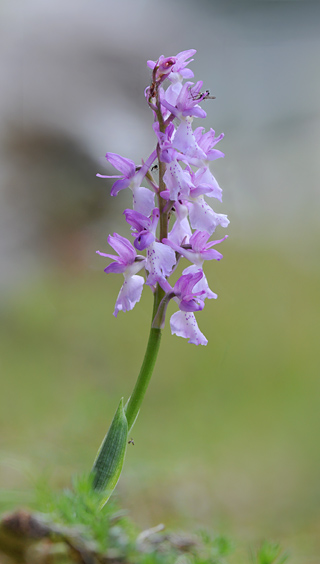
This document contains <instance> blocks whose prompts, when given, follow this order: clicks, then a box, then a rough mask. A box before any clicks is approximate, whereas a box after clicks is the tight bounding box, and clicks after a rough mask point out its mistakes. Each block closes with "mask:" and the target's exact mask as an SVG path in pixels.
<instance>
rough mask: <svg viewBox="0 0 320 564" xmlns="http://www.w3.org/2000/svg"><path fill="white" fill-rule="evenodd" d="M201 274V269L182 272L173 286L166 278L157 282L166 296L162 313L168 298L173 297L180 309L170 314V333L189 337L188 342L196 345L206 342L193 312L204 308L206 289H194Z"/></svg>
mask: <svg viewBox="0 0 320 564" xmlns="http://www.w3.org/2000/svg"><path fill="white" fill-rule="evenodd" d="M203 276H204V275H203V272H202V271H201V270H197V271H196V272H192V273H188V274H183V275H182V276H180V278H179V279H178V280H177V282H176V283H175V285H174V287H173V288H172V287H171V286H170V284H169V283H168V282H167V281H166V280H159V284H160V285H161V287H162V288H163V290H164V291H165V292H166V296H167V297H165V298H164V301H165V306H164V311H163V312H162V315H163V316H164V315H165V309H166V307H167V305H168V302H169V299H170V298H173V299H174V300H175V301H176V302H177V303H178V305H179V309H180V311H178V312H176V313H174V314H173V315H172V316H171V319H170V327H171V333H172V334H176V335H177V336H178V337H184V338H185V339H189V343H194V344H196V345H206V344H207V342H208V341H207V339H206V338H205V336H204V335H203V334H202V333H201V331H200V329H199V327H198V324H197V322H196V318H195V316H194V314H193V312H194V311H200V310H202V309H203V308H204V301H203V300H204V298H205V297H206V295H205V294H206V291H205V290H202V289H201V290H198V291H195V290H196V287H197V285H198V284H199V282H201V279H202V278H203Z"/></svg>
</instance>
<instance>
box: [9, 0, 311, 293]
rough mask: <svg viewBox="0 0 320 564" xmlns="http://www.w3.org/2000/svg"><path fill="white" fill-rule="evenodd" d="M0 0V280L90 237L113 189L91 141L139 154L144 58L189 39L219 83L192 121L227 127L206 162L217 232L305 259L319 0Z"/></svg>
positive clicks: (143, 151)
mask: <svg viewBox="0 0 320 564" xmlns="http://www.w3.org/2000/svg"><path fill="white" fill-rule="evenodd" d="M0 10H1V23H0V45H1V49H0V67H1V99H0V159H1V166H0V182H1V184H0V200H1V208H0V209H1V211H0V220H1V221H0V225H1V227H0V229H1V246H0V260H1V277H0V283H1V285H2V287H8V285H10V286H12V283H14V282H17V283H19V281H21V279H22V277H23V279H24V280H25V279H26V276H28V273H30V271H32V272H33V273H34V272H35V269H36V270H37V269H39V268H40V269H42V268H44V267H46V266H48V264H49V265H50V264H52V260H53V259H54V260H56V259H58V260H61V258H62V260H66V261H67V262H68V263H69V264H70V262H72V261H73V260H74V261H75V262H76V261H77V260H81V258H79V254H80V255H82V253H83V252H84V250H85V249H87V250H88V252H89V254H90V253H91V252H92V247H91V245H92V244H93V245H94V246H96V244H95V243H94V242H93V243H92V239H91V234H92V232H94V230H95V229H97V228H98V226H100V227H101V226H102V219H103V218H107V217H108V212H109V218H110V215H111V216H112V213H111V214H110V210H111V207H116V208H117V209H118V210H119V211H120V210H121V209H123V207H124V201H125V200H124V198H123V197H122V199H121V201H119V198H118V201H117V200H116V199H110V198H109V197H108V196H109V188H110V184H109V183H108V182H107V181H103V180H99V179H96V178H95V172H96V171H100V172H102V173H103V171H104V170H105V169H104V168H103V167H102V165H101V164H100V162H99V159H100V157H102V156H103V155H104V154H105V152H106V151H113V152H118V153H121V154H122V155H124V156H127V157H129V158H131V159H133V160H136V161H137V162H139V161H140V159H141V158H142V157H146V156H147V155H148V154H149V152H150V150H151V147H152V146H153V144H154V136H153V132H152V129H151V122H152V116H151V112H150V111H149V110H148V107H147V105H146V102H145V100H144V96H143V91H144V88H145V86H146V85H147V84H148V83H149V80H150V72H149V70H148V69H147V67H146V59H148V58H151V59H156V58H157V57H158V56H159V55H160V54H161V53H162V54H164V55H172V54H176V53H177V52H179V51H181V50H184V49H189V48H196V49H197V51H198V53H197V55H196V58H195V61H194V62H193V63H192V65H191V67H192V69H193V70H194V73H195V80H199V79H202V80H203V81H204V88H206V89H209V90H210V92H211V94H213V95H215V96H216V98H217V99H216V100H215V101H208V102H206V110H207V111H208V117H207V119H206V120H205V123H202V120H201V125H205V126H206V127H210V126H212V127H213V128H214V129H215V130H216V131H217V133H220V132H221V131H223V132H224V133H225V139H224V141H223V144H221V145H222V146H221V148H222V149H223V150H224V152H225V153H226V158H225V159H224V161H218V162H217V163H215V168H214V170H215V173H216V176H217V178H218V180H219V182H220V184H221V186H222V187H223V188H225V193H224V204H223V206H222V207H221V210H220V211H223V212H224V213H228V215H229V216H230V218H231V226H230V231H229V234H230V236H232V237H234V238H235V240H237V241H238V240H240V239H241V240H245V241H246V242H247V243H248V244H257V243H258V244H261V241H264V242H267V243H268V244H270V242H271V244H272V245H274V246H276V247H277V248H283V249H285V252H286V253H289V254H290V256H291V257H292V260H294V261H296V260H299V261H301V260H302V261H304V265H305V266H306V265H308V267H310V268H312V262H313V261H314V260H318V256H319V255H318V254H317V259H316V255H315V254H314V252H315V250H316V251H318V250H319V220H318V215H319V204H320V188H319V178H320V160H319V143H320V133H319V131H320V127H319V125H320V109H319V98H320V73H319V54H320V25H319V24H320V3H319V2H308V1H300V2H299V1H281V2H277V1H251V2H229V1H227V2H216V1H209V0H207V1H205V0H200V1H197V2H190V1H176V2H167V1H166V0H161V1H160V2H159V1H155V0H148V1H142V0H137V1H134V2H133V1H131V0H121V1H119V2H111V1H108V0H106V1H102V0H91V1H90V2H89V1H84V0H68V1H65V0H64V1H60V0H55V1H52V0H51V1H50V0H46V1H44V0H25V1H23V2H22V1H15V0H10V1H6V0H2V2H1V4H0ZM198 124H199V125H200V120H198ZM110 173H112V172H111V171H110ZM119 217H120V216H119ZM120 221H122V220H120ZM111 224H112V222H111ZM104 225H105V224H104ZM104 229H105V233H106V235H107V233H108V232H109V231H110V229H109V228H108V227H106V226H105V227H104ZM310 247H311V248H310ZM68 249H69V250H70V253H69V255H68ZM307 249H308V250H307ZM62 255H63V256H62ZM64 255H66V256H64ZM72 257H73V258H72ZM88 260H89V262H90V259H88Z"/></svg>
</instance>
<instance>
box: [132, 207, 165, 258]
mask: <svg viewBox="0 0 320 564" xmlns="http://www.w3.org/2000/svg"><path fill="white" fill-rule="evenodd" d="M123 213H124V215H125V217H126V221H127V222H128V223H129V225H131V227H132V229H133V230H134V231H133V233H132V234H133V236H134V237H135V241H134V246H135V248H136V249H138V251H143V250H144V249H146V248H147V247H149V246H150V245H151V243H153V242H154V240H155V238H156V237H155V234H156V229H157V224H158V221H159V217H160V212H159V210H158V208H154V210H153V212H152V216H151V218H149V217H146V216H145V215H143V214H142V213H139V212H137V211H134V210H130V209H129V210H124V212H123Z"/></svg>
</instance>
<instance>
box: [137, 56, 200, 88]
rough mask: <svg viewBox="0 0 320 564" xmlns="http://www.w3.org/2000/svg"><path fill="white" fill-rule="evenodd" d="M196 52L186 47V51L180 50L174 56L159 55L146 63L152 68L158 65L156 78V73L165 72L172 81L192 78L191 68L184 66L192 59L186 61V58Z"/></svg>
mask: <svg viewBox="0 0 320 564" xmlns="http://www.w3.org/2000/svg"><path fill="white" fill-rule="evenodd" d="M196 52H197V51H196V50H195V49H188V50H187V51H181V53H178V54H177V55H176V56H175V57H167V58H165V57H164V56H163V55H161V56H160V57H159V59H158V60H157V61H147V65H148V67H149V68H150V69H152V70H153V69H154V68H155V66H158V67H159V68H158V71H157V78H158V73H159V75H160V76H162V74H163V73H165V74H166V76H167V77H168V78H169V80H172V81H173V82H176V81H177V80H182V79H183V78H192V77H193V76H194V75H193V72H192V70H190V69H187V68H185V67H186V66H187V65H188V64H189V63H191V62H192V61H193V59H191V60H190V61H187V59H189V57H192V56H193V55H194V54H195V53H196Z"/></svg>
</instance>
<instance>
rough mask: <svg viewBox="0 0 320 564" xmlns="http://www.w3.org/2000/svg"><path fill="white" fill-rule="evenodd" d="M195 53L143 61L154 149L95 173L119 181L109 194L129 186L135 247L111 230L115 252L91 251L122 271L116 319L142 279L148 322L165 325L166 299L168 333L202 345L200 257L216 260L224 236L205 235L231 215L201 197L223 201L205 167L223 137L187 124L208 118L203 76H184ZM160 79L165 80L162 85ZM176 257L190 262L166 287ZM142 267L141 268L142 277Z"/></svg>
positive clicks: (206, 293) (205, 290) (206, 291)
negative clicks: (151, 305) (148, 293)
mask: <svg viewBox="0 0 320 564" xmlns="http://www.w3.org/2000/svg"><path fill="white" fill-rule="evenodd" d="M195 52H196V51H195V50H194V49H189V50H188V51H182V52H181V53H178V55H176V56H175V57H164V56H161V57H160V58H159V59H158V60H157V61H148V66H149V68H150V69H152V82H151V85H150V86H149V87H148V88H147V89H146V91H145V97H146V100H147V102H148V104H149V106H150V108H151V109H152V111H153V114H154V124H153V130H154V133H155V135H156V139H157V144H156V148H155V150H154V151H153V152H152V153H151V155H150V156H149V157H148V158H147V159H146V161H145V162H144V161H142V164H141V165H140V166H136V165H135V163H134V162H133V161H131V160H130V159H127V158H124V157H121V156H120V155H117V154H115V153H107V154H106V159H107V161H108V162H109V163H110V164H111V165H112V166H114V167H115V168H116V169H117V170H118V171H119V174H118V175H114V176H106V175H101V174H98V175H97V176H100V177H102V178H117V180H116V182H115V183H114V184H113V187H112V190H111V195H112V196H116V195H117V194H118V193H119V192H120V190H123V189H125V188H129V189H130V190H131V191H132V195H133V206H132V209H126V210H125V211H124V216H125V219H126V221H127V223H128V224H129V225H130V227H131V230H132V236H133V244H132V243H131V242H130V241H129V240H128V239H126V238H125V237H122V236H121V235H119V234H118V233H114V234H113V235H109V237H108V243H109V245H110V246H111V247H112V248H113V249H114V251H115V252H116V253H117V255H113V254H107V253H102V252H100V251H97V253H98V254H100V255H101V256H104V257H107V258H109V259H112V260H113V262H111V264H109V266H107V267H106V268H105V272H106V273H110V272H120V273H122V274H123V276H124V283H123V285H122V287H121V290H120V292H119V295H118V298H117V301H116V305H115V310H114V315H115V316H117V314H118V312H119V311H127V310H131V309H132V308H133V307H134V306H135V304H136V303H137V302H138V301H139V300H140V297H141V293H142V289H143V286H144V285H145V284H147V285H148V286H149V287H151V289H152V290H153V292H154V293H155V297H156V298H157V299H156V302H155V303H156V305H157V308H156V313H155V317H154V320H153V327H158V328H162V327H163V325H164V319H165V313H166V308H167V304H168V302H169V301H170V300H171V299H173V300H174V301H175V302H176V303H177V304H178V307H179V310H178V311H177V312H176V313H174V314H173V315H172V317H171V319H170V326H171V331H172V333H175V334H176V335H178V336H181V337H185V338H187V339H189V342H190V343H195V344H196V345H198V344H202V345H206V344H207V339H206V338H205V336H204V335H203V334H202V333H201V331H200V329H199V327H198V325H197V322H196V319H195V316H194V312H195V311H199V310H202V309H203V307H204V304H205V299H206V298H208V299H211V298H216V297H217V295H216V294H215V293H214V292H212V291H211V290H210V288H209V286H208V282H207V279H206V277H205V275H204V272H203V265H204V262H205V261H206V260H213V259H215V260H220V259H221V258H222V254H221V253H220V252H219V251H217V250H216V249H215V248H213V247H214V246H215V245H217V244H218V243H221V242H222V241H223V240H224V239H225V238H226V237H224V238H223V239H220V240H213V241H209V238H210V237H211V236H212V234H213V233H214V232H215V230H216V228H217V226H218V225H220V226H222V227H227V225H228V223H229V220H228V218H227V216H226V215H224V214H219V213H216V212H214V211H213V209H212V207H211V206H210V205H209V203H208V202H207V201H206V199H205V198H206V197H207V198H217V199H218V200H219V201H221V197H222V190H221V188H220V186H219V184H218V182H217V180H216V179H215V177H214V176H213V175H212V173H211V171H210V168H209V165H210V163H211V161H213V160H215V159H218V158H220V157H223V156H224V154H223V153H222V152H221V151H219V150H218V149H216V145H217V143H218V142H219V141H220V140H221V139H222V138H223V134H221V135H219V136H217V137H216V136H215V132H214V130H213V129H210V131H208V132H205V130H204V128H203V127H197V128H196V129H195V130H193V128H192V123H193V120H194V118H204V117H206V112H205V111H204V110H203V108H201V106H200V102H201V101H203V100H206V99H207V98H210V96H209V92H208V91H205V92H202V87H203V83H202V81H198V82H197V83H195V84H194V83H193V82H191V81H189V80H188V79H190V78H192V77H193V73H192V71H191V70H190V69H189V68H187V65H188V64H189V63H190V62H191V61H192V60H193V59H190V57H192V56H193V55H194V54H195ZM166 79H167V81H168V83H169V85H168V87H167V88H166V89H164V87H163V83H164V81H165V80H166ZM185 79H186V81H185V82H184V80H185ZM156 160H157V164H155V161H156ZM155 174H157V178H155V177H154V176H155ZM142 183H144V184H146V186H141V184H142ZM140 253H143V254H140ZM181 257H184V258H186V259H187V261H189V262H190V263H191V265H189V266H188V267H187V268H185V269H184V270H183V272H182V275H181V276H180V278H179V279H178V280H177V281H176V282H175V284H174V285H173V286H172V285H170V283H169V282H168V277H170V276H171V275H172V274H173V272H174V271H175V268H176V266H177V264H178V262H179V260H180V258H181ZM141 271H144V272H145V273H146V275H145V277H143V276H141ZM138 272H140V274H138Z"/></svg>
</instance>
